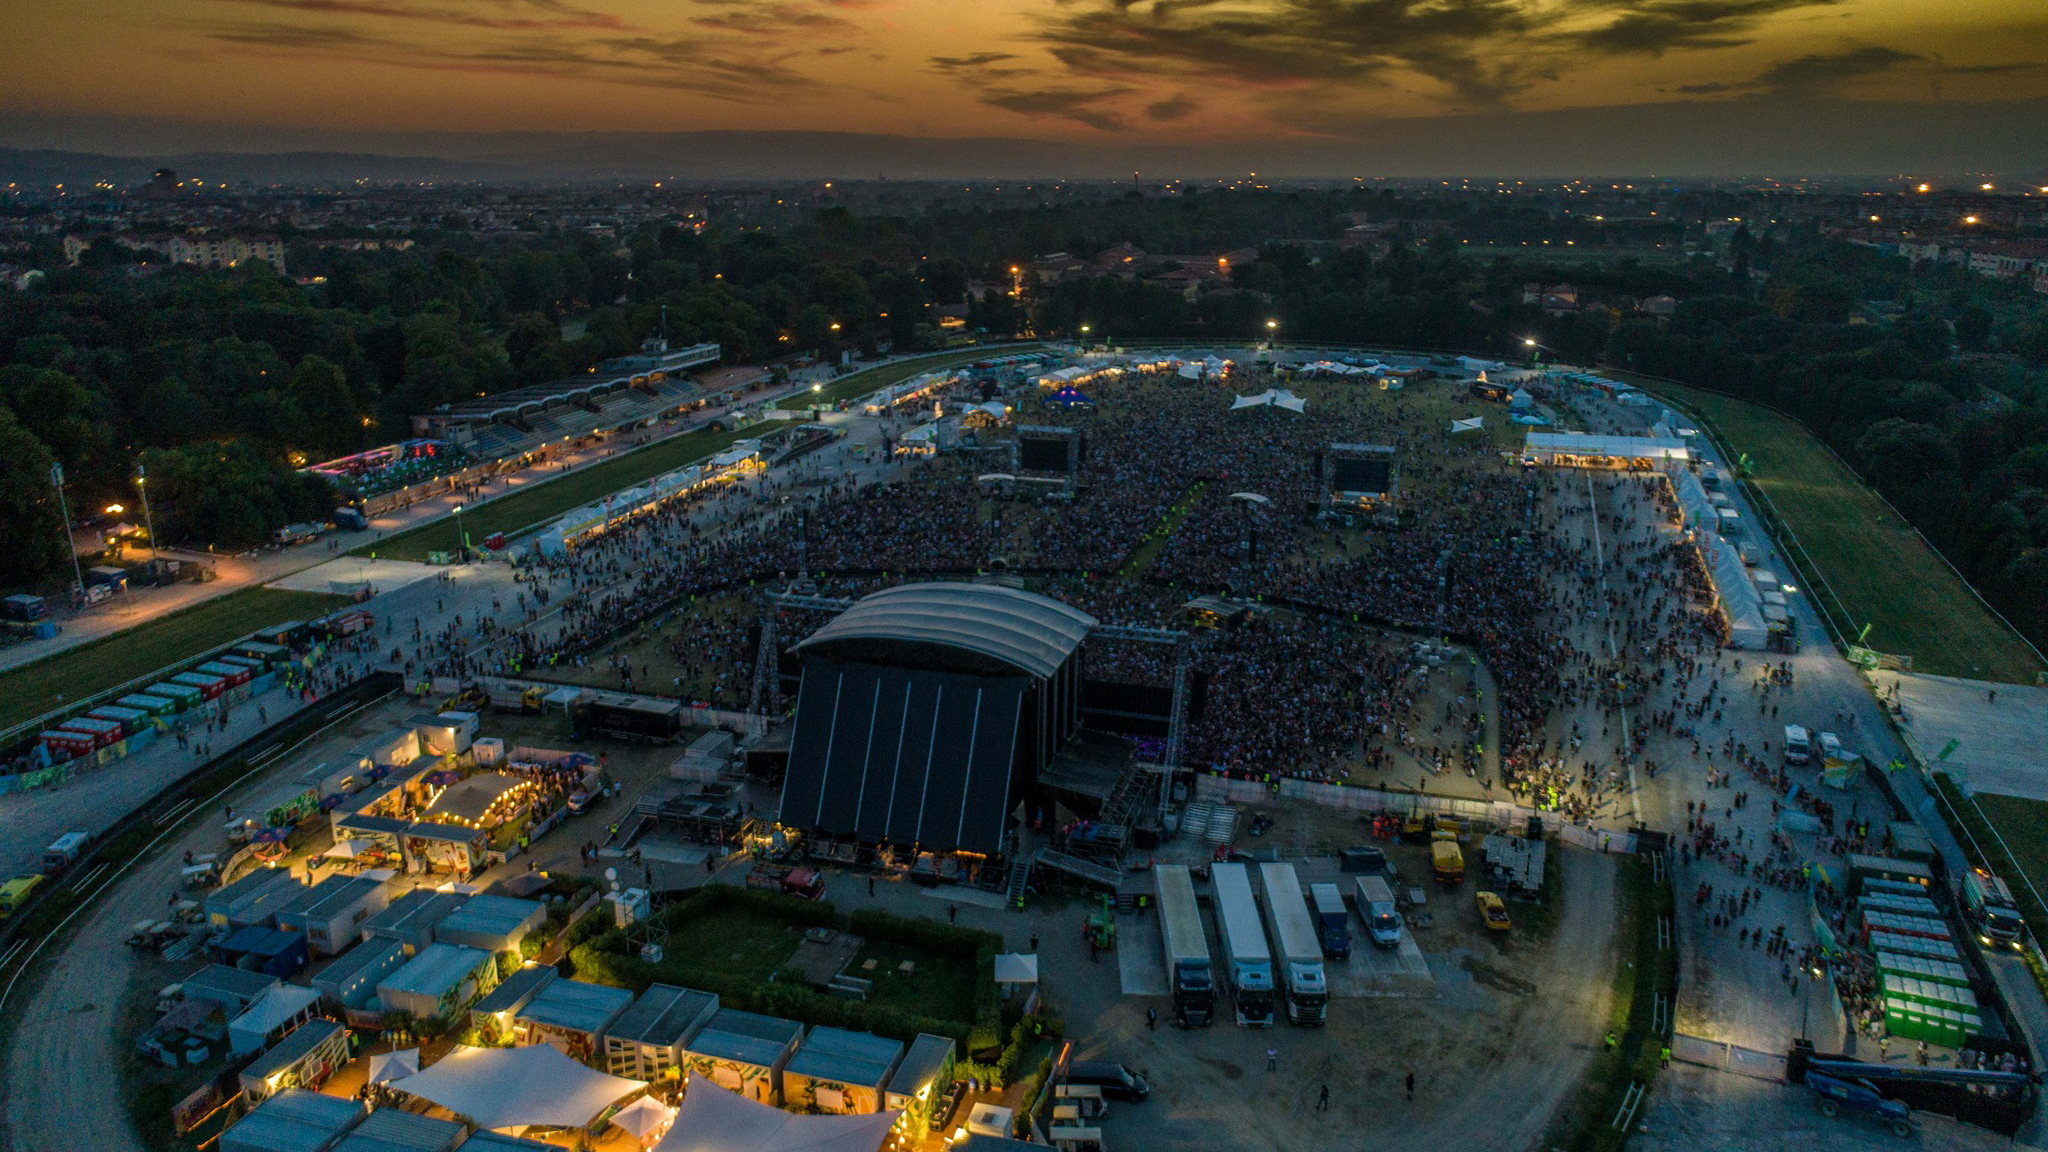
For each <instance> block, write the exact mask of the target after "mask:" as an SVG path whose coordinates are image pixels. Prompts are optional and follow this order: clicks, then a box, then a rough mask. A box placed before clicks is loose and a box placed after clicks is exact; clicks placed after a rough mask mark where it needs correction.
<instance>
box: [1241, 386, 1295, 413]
mask: <svg viewBox="0 0 2048 1152" xmlns="http://www.w3.org/2000/svg"><path fill="white" fill-rule="evenodd" d="M1240 408H1285V409H1287V410H1288V411H1289V412H1301V411H1304V410H1306V409H1307V408H1308V401H1307V400H1304V399H1302V398H1301V397H1299V396H1296V395H1295V394H1294V393H1292V392H1289V391H1287V390H1286V389H1284V388H1268V389H1266V390H1265V391H1264V392H1261V393H1259V394H1258V395H1256V396H1239V397H1238V398H1237V399H1236V400H1235V401H1233V402H1232V403H1231V405H1230V410H1231V411H1232V412H1235V411H1237V410H1238V409H1240Z"/></svg>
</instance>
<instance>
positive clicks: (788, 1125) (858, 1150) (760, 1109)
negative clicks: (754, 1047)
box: [654, 1076, 902, 1152]
mask: <svg viewBox="0 0 2048 1152" xmlns="http://www.w3.org/2000/svg"><path fill="white" fill-rule="evenodd" d="M900 1115H902V1113H900V1112H870V1113H868V1114H866V1115H862V1116H798V1115H796V1114H795V1113H793V1112H784V1111H783V1110H782V1109H780V1108H771V1107H769V1106H768V1105H766V1104H757V1103H755V1102H754V1101H752V1100H749V1099H747V1098H746V1097H744V1096H740V1095H738V1094H737V1093H733V1092H727V1091H726V1090H725V1089H723V1088H720V1087H719V1086H718V1085H716V1084H714V1083H712V1082H711V1081H709V1080H705V1079H703V1078H701V1077H698V1076H691V1077H690V1081H689V1085H688V1088H687V1089H686V1091H685V1093H684V1095H683V1105H682V1107H681V1108H680V1109H678V1110H677V1111H676V1119H675V1123H673V1124H671V1125H670V1126H669V1130H668V1135H666V1136H664V1137H662V1139H661V1143H659V1144H656V1145H655V1146H654V1152H877V1150H878V1149H880V1148H881V1146H882V1142H883V1141H884V1140H886V1139H888V1138H889V1129H890V1127H891V1126H892V1125H894V1124H895V1123H896V1118H897V1117H898V1116H900Z"/></svg>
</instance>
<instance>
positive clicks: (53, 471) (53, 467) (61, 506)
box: [50, 461, 85, 599]
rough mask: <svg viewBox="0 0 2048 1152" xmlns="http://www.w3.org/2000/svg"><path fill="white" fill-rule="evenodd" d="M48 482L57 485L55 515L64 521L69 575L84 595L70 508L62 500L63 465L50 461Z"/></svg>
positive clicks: (83, 584)
mask: <svg viewBox="0 0 2048 1152" xmlns="http://www.w3.org/2000/svg"><path fill="white" fill-rule="evenodd" d="M50 483H52V484H54V485H56V487H57V515H58V516H60V517H62V518H63V521H64V553H65V555H68V556H70V557H71V575H72V576H73V577H74V578H76V579H77V581H78V595H79V597H80V598H81V599H83V598H84V596H85V569H83V568H81V567H79V564H78V549H77V547H76V546H74V545H73V544H72V543H71V508H70V506H69V505H68V504H66V503H65V502H64V465H62V464H59V463H56V462H54V461H53V462H51V464H50Z"/></svg>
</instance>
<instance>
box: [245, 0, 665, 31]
mask: <svg viewBox="0 0 2048 1152" xmlns="http://www.w3.org/2000/svg"><path fill="white" fill-rule="evenodd" d="M230 2H231V3H235V4H246V5H250V6H252V7H258V8H278V9H284V10H287V11H291V12H300V13H305V14H307V15H318V16H369V17H372V18H375V19H380V20H402V21H410V22H415V23H421V24H452V25H456V26H458V27H464V28H497V29H505V30H509V31H540V30H550V29H552V30H559V31H568V30H574V29H579V28H587V29H611V30H614V31H629V30H631V29H632V28H633V26H632V25H631V24H629V23H627V22H626V20H625V18H624V17H621V16H617V15H614V14H612V13H609V12H596V11H592V10H590V9H586V8H576V7H572V6H570V5H568V4H562V3H556V2H554V0H502V2H491V3H483V4H475V3H471V4H460V3H457V4H453V5H451V4H427V5H422V4H411V3H406V2H404V0H230Z"/></svg>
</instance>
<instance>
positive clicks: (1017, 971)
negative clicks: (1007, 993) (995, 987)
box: [996, 952, 1038, 984]
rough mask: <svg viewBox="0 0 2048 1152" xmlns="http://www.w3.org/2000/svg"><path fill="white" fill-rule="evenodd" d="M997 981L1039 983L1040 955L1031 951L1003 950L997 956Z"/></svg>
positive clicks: (1000, 982) (1004, 982)
mask: <svg viewBox="0 0 2048 1152" xmlns="http://www.w3.org/2000/svg"><path fill="white" fill-rule="evenodd" d="M996 983H998V984H1036V983H1038V957H1037V956H1036V955H1035V954H1033V953H1030V952H1003V953H1000V954H998V955H997V956H996Z"/></svg>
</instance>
